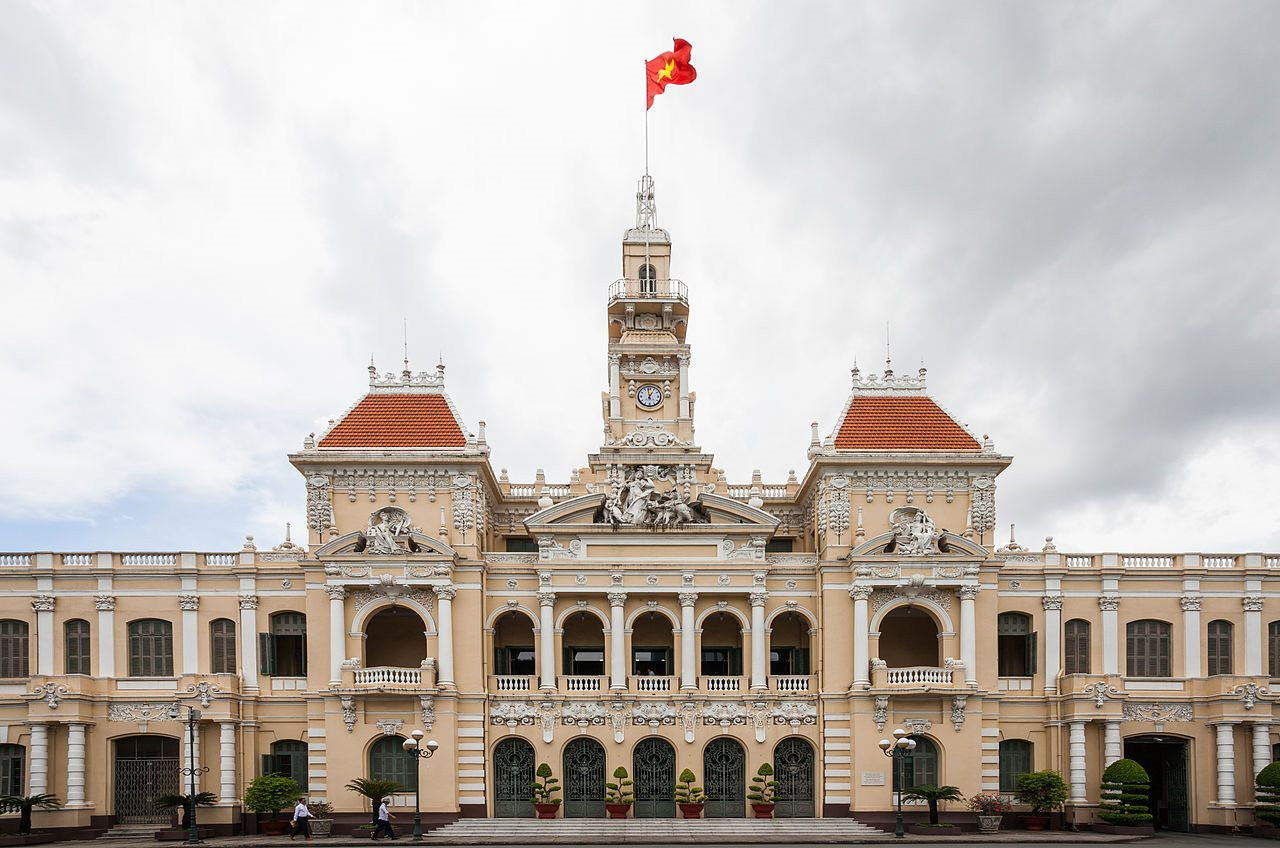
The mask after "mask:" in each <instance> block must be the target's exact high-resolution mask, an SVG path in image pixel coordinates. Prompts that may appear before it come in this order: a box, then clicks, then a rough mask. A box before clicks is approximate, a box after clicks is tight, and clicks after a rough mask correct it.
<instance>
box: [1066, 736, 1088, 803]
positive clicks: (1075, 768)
mask: <svg viewBox="0 0 1280 848" xmlns="http://www.w3.org/2000/svg"><path fill="white" fill-rule="evenodd" d="M1084 725H1085V723H1084V722H1083V721H1073V722H1071V725H1070V727H1071V730H1070V734H1069V735H1068V737H1067V739H1068V744H1069V748H1070V750H1069V754H1068V756H1069V760H1070V766H1071V771H1070V774H1071V803H1073V804H1083V803H1084V802H1085V786H1084V782H1085V765H1084Z"/></svg>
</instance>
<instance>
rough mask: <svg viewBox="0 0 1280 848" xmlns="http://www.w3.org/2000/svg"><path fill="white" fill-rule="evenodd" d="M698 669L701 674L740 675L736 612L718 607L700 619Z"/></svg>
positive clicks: (740, 637)
mask: <svg viewBox="0 0 1280 848" xmlns="http://www.w3.org/2000/svg"><path fill="white" fill-rule="evenodd" d="M698 673H699V674H701V675H703V676H704V677H741V676H742V622H741V621H739V620H738V617H737V616H736V615H733V614H732V613H728V612H723V611H720V612H715V613H712V614H711V615H709V616H707V618H705V619H704V620H703V622H702V662H701V663H700V668H699V672H698ZM712 685H714V683H712Z"/></svg>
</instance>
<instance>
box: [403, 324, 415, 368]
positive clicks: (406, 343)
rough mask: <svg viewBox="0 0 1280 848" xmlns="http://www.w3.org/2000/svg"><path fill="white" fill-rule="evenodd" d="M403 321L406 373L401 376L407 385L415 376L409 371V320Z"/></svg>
mask: <svg viewBox="0 0 1280 848" xmlns="http://www.w3.org/2000/svg"><path fill="white" fill-rule="evenodd" d="M401 320H402V321H404V373H403V374H402V375H401V376H402V377H404V381H405V382H406V383H407V382H409V378H410V377H412V376H413V373H412V372H411V371H410V370H409V319H408V318H407V317H405V318H402V319H401Z"/></svg>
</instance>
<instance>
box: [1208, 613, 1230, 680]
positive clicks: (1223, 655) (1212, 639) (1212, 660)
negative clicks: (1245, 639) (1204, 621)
mask: <svg viewBox="0 0 1280 848" xmlns="http://www.w3.org/2000/svg"><path fill="white" fill-rule="evenodd" d="M1208 642H1209V646H1208V647H1209V674H1211V675H1212V674H1230V673H1231V622H1229V621H1221V620H1219V621H1211V622H1209V639H1208Z"/></svg>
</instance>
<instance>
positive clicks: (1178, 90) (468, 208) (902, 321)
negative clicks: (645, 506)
mask: <svg viewBox="0 0 1280 848" xmlns="http://www.w3.org/2000/svg"><path fill="white" fill-rule="evenodd" d="M673 35H678V36H681V37H683V38H686V39H688V40H689V41H690V42H692V44H693V60H694V64H695V65H696V66H697V68H698V80H697V82H696V83H694V84H693V85H691V86H686V87H683V88H678V89H670V90H669V91H668V93H667V94H666V95H664V96H662V97H660V98H659V99H658V101H657V103H656V104H655V106H654V108H653V111H652V112H651V119H652V120H651V133H652V135H651V143H652V150H651V170H652V173H653V174H654V177H655V179H656V181H657V190H658V204H659V222H660V224H661V225H663V226H665V227H666V228H668V229H669V230H670V231H671V233H672V236H673V239H674V241H675V248H674V250H675V259H674V263H673V274H674V275H675V276H679V277H681V278H683V279H684V280H685V281H686V282H687V283H688V284H689V287H690V297H691V301H692V308H693V317H692V321H691V326H690V331H689V340H690V342H691V343H692V344H693V346H694V359H693V367H692V374H691V377H692V381H693V383H694V386H693V387H694V389H695V390H696V391H697V393H698V408H697V413H698V439H699V442H700V443H701V445H702V446H703V447H704V449H706V450H708V451H711V452H714V453H715V454H716V460H717V464H718V465H721V466H723V467H724V468H725V469H726V470H727V471H728V474H729V477H730V479H731V480H733V481H743V480H746V479H748V477H749V475H750V473H751V470H752V468H755V467H759V468H761V469H762V470H763V472H764V475H765V478H766V480H782V479H784V478H785V475H786V473H787V470H788V469H789V468H795V469H797V471H799V472H800V473H803V470H804V467H805V462H806V460H805V457H804V452H805V448H806V445H807V443H808V436H809V426H808V424H809V421H811V420H815V419H816V420H818V421H820V422H821V424H822V429H823V431H824V432H827V431H828V430H829V429H830V428H831V426H832V424H833V423H834V419H835V417H836V415H837V414H838V412H839V410H840V408H841V405H842V404H843V402H844V400H845V398H846V395H847V392H848V383H849V367H850V365H851V364H852V362H853V359H854V357H855V356H857V357H858V358H859V362H860V363H861V364H862V365H863V367H864V370H873V369H874V370H878V369H879V368H880V367H881V365H882V360H883V356H884V326H885V322H886V321H889V322H891V324H892V336H893V350H894V364H895V366H896V367H897V369H898V370H904V369H914V368H915V367H918V365H919V363H920V362H921V361H924V363H925V364H926V365H927V366H928V367H929V380H930V385H931V388H932V391H933V394H934V395H935V397H936V398H937V399H938V400H939V401H941V402H942V403H943V404H944V405H946V406H947V407H948V408H949V409H951V410H952V411H953V412H955V413H956V414H957V416H958V417H960V418H961V419H962V420H964V421H966V422H967V423H968V424H969V425H970V426H971V427H972V428H973V429H974V430H975V431H976V432H978V433H979V434H982V433H990V434H991V436H992V437H993V438H994V439H995V441H996V445H997V447H998V448H999V449H1000V450H1001V451H1003V452H1005V453H1009V454H1012V455H1013V456H1014V457H1015V460H1014V464H1013V466H1012V467H1011V468H1010V469H1009V470H1008V471H1007V472H1005V474H1004V475H1002V477H1001V478H1000V489H999V497H998V507H999V518H1000V521H1001V523H1002V524H1005V525H1007V524H1008V523H1009V522H1011V521H1016V522H1017V524H1018V528H1019V532H1018V536H1019V541H1020V542H1022V543H1023V544H1027V545H1033V546H1035V547H1039V545H1040V544H1041V541H1040V540H1041V539H1042V538H1043V537H1044V536H1045V535H1046V534H1053V535H1054V536H1055V537H1056V540H1057V542H1058V544H1059V546H1060V547H1061V548H1063V549H1064V550H1077V551H1092V550H1123V551H1134V552H1141V551H1152V550H1154V551H1197V550H1199V551H1207V552H1216V551H1240V550H1250V551H1253V550H1268V551H1276V550H1277V549H1280V486H1277V480H1280V431H1278V430H1277V428H1276V420H1277V415H1278V414H1280V391H1277V388H1276V374H1277V370H1278V368H1280V338H1278V335H1280V334H1278V333H1277V329H1276V328H1277V325H1278V323H1280V286H1278V285H1277V279H1276V276H1277V269H1278V268H1280V247H1278V245H1280V240H1278V239H1277V236H1276V233H1277V231H1280V144H1278V141H1280V4H1277V3H1274V2H1265V1H1264V2H1254V3H1250V2H1219V3H1212V4H1211V3H1198V2H1150V3H1143V2H1126V3H1112V2H1062V3H1031V2H1005V3H964V4H957V3H950V2H936V3H904V2H895V3H876V4H853V3H847V2H840V3H833V4H817V3H803V4H801V3H787V4H777V3H745V2H738V0H735V2H732V3H698V4H696V5H695V4H688V3H678V4H676V3H673V4H666V3H660V2H650V3H645V4H640V5H637V4H635V3H627V4H622V3H611V4H603V3H595V2H591V3H586V2H584V3H580V4H565V3H554V2H541V3H523V4H516V3H506V4H489V3H447V4H446V3H403V4H400V3H373V4H356V3H348V4H325V3H318V2H305V3H267V4H264V3H259V2H254V3H244V4H237V3H229V2H217V3H208V4H200V3H189V2H172V3H154V2H152V3H116V2H95V3H92V4H88V3H56V2H50V3H44V2H41V3H26V2H5V3H3V4H0V292H2V293H3V315H4V329H3V333H0V389H2V391H3V398H4V406H5V414H4V415H2V416H0V444H3V445H4V447H3V449H0V450H2V452H0V475H2V477H0V479H2V483H0V549H6V550H50V549H53V550H102V549H122V548H123V549H132V550H177V549H182V550H208V549H212V550H226V549H233V548H235V547H238V545H239V543H240V541H241V540H242V538H243V535H244V534H245V533H253V534H255V535H256V536H257V537H258V540H259V543H260V544H264V543H265V544H272V543H275V542H276V541H278V540H279V539H280V538H281V536H282V532H283V526H284V523H285V522H286V521H293V522H294V523H295V525H296V524H298V523H300V522H301V521H302V516H303V506H304V491H303V486H302V481H301V478H300V477H299V476H298V475H297V473H296V472H295V471H294V470H293V469H292V468H291V467H290V466H289V465H288V463H287V462H286V460H285V454H286V452H288V451H290V450H295V449H297V448H298V447H300V445H301V442H302V439H303V437H304V436H305V435H306V434H307V433H308V432H309V431H312V430H318V429H320V428H322V427H323V425H324V422H325V420H326V419H328V418H331V417H333V416H335V415H337V414H338V413H340V412H341V411H342V410H343V409H345V408H346V407H347V406H348V405H349V404H351V403H352V402H353V401H354V400H355V399H356V398H357V397H358V396H359V395H360V394H361V392H362V390H363V387H364V385H365V381H366V379H367V376H366V373H365V367H366V366H367V364H368V358H369V354H370V353H371V352H372V353H373V354H374V355H375V356H376V358H377V361H378V363H379V364H380V365H381V366H383V367H384V368H385V369H389V368H393V367H397V366H398V360H399V359H400V336H401V319H402V318H403V317H407V318H408V321H409V327H410V333H409V347H410V356H411V358H412V359H413V364H414V366H415V367H416V368H427V367H429V366H431V365H432V364H434V361H435V358H436V356H437V355H438V353H440V352H443V355H444V358H445V363H446V365H447V366H448V385H449V389H450V392H451V394H452V395H453V398H454V399H455V401H456V402H457V404H458V406H459V407H460V408H461V411H462V414H463V415H464V416H465V417H466V419H467V420H468V421H469V422H470V423H471V424H472V426H473V427H474V422H475V421H477V420H478V419H482V418H483V419H485V420H486V421H487V422H488V437H489V441H490V443H491V444H492V446H493V456H492V459H493V463H494V466H495V467H506V468H508V469H510V473H511V477H512V479H513V480H529V479H532V476H533V473H534V469H535V468H537V467H544V468H546V470H547V473H548V476H549V477H550V478H552V479H557V480H565V479H567V477H568V473H569V469H570V468H571V467H574V466H575V465H581V464H582V463H584V462H585V454H586V453H587V452H588V451H590V450H592V449H594V448H595V447H596V446H598V445H599V442H600V419H599V414H600V399H599V398H600V392H601V390H603V389H604V388H605V387H606V382H607V372H606V367H605V357H604V349H605V339H606V337H605V322H604V313H605V295H606V288H607V285H608V283H609V282H610V281H611V280H613V279H614V278H615V277H616V276H617V275H618V269H619V250H620V249H619V242H620V238H621V235H622V232H623V230H624V229H625V228H626V227H627V226H629V225H630V224H631V222H632V221H633V218H634V211H633V204H634V191H635V180H636V178H637V177H638V176H639V175H640V172H641V169H642V164H643V160H642V156H643V136H642V115H643V99H642V98H643V81H642V71H641V63H642V61H643V60H644V59H645V58H647V57H650V56H653V55H656V54H657V53H659V52H661V51H663V50H666V49H669V48H670V45H671V37H672V36H673ZM1005 532H1006V530H1005V529H1002V530H1001V532H1000V537H1001V541H1003V540H1004V536H1005Z"/></svg>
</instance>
